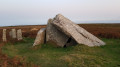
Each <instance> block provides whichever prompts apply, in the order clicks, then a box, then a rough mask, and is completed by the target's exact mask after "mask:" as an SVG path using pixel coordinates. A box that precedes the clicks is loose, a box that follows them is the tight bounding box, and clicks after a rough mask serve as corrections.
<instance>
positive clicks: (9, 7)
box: [0, 0, 120, 26]
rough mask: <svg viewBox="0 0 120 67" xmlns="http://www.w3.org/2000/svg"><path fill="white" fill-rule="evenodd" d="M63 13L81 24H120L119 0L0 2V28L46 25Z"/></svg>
mask: <svg viewBox="0 0 120 67" xmlns="http://www.w3.org/2000/svg"><path fill="white" fill-rule="evenodd" d="M59 13H60V14H62V15H64V16H65V17H68V18H69V19H71V20H72V21H74V22H76V23H81V21H103V20H111V21H119V20H120V0H0V25H1V26H5V25H26V24H27V25H29V24H46V23H47V20H48V19H49V18H53V17H54V16H55V15H56V14H59Z"/></svg>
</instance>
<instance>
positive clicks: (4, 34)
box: [2, 29, 7, 42]
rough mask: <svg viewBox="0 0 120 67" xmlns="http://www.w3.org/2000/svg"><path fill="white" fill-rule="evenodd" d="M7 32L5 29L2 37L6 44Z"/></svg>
mask: <svg viewBox="0 0 120 67" xmlns="http://www.w3.org/2000/svg"><path fill="white" fill-rule="evenodd" d="M6 30H7V29H3V36H2V39H3V42H6V41H7V38H6Z"/></svg>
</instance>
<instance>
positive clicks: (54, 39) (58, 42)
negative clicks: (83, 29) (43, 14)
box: [46, 19, 76, 47]
mask: <svg viewBox="0 0 120 67" xmlns="http://www.w3.org/2000/svg"><path fill="white" fill-rule="evenodd" d="M52 22H53V20H52V19H49V20H48V24H47V29H46V41H47V43H50V44H52V45H54V46H57V47H66V46H69V45H70V44H72V45H75V44H76V42H75V41H74V40H73V39H72V38H71V40H70V42H68V40H69V38H70V37H68V36H67V35H66V34H64V33H63V32H61V31H60V30H58V29H57V28H56V27H55V26H54V25H53V24H51V23H52ZM68 43H69V44H68Z"/></svg>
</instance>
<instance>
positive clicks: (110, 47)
mask: <svg viewBox="0 0 120 67" xmlns="http://www.w3.org/2000/svg"><path fill="white" fill-rule="evenodd" d="M102 40H103V41H105V42H106V45H105V46H101V47H88V46H85V45H77V46H71V47H67V48H55V47H52V46H50V45H48V44H43V45H42V47H41V48H39V47H40V46H38V47H37V48H36V49H35V48H34V49H33V47H32V44H33V41H34V39H31V38H25V39H24V42H17V43H14V44H11V43H8V44H6V45H5V46H4V47H3V48H2V52H3V53H5V54H7V55H8V56H9V57H15V56H18V57H23V58H25V61H26V62H28V63H34V64H36V65H38V66H40V67H120V40H119V39H105V38H102Z"/></svg>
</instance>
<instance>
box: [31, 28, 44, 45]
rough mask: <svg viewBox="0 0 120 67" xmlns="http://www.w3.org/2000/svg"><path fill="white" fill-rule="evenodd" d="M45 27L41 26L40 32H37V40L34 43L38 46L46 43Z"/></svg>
mask: <svg viewBox="0 0 120 67" xmlns="http://www.w3.org/2000/svg"><path fill="white" fill-rule="evenodd" d="M45 30H46V29H45V28H41V29H40V30H39V32H38V33H37V36H36V39H35V42H34V44H33V46H36V45H41V44H44V43H45Z"/></svg>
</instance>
